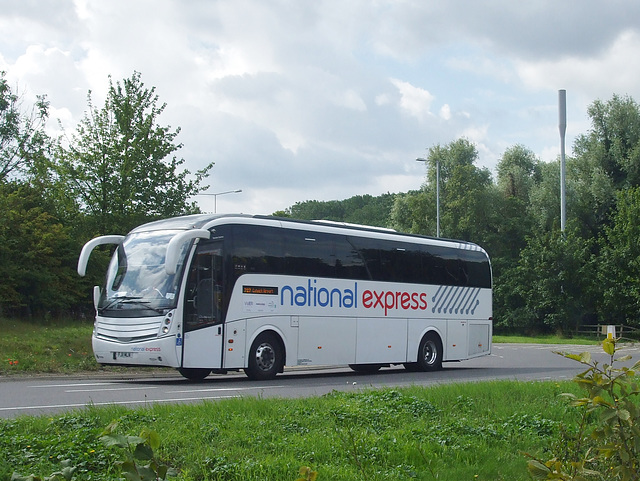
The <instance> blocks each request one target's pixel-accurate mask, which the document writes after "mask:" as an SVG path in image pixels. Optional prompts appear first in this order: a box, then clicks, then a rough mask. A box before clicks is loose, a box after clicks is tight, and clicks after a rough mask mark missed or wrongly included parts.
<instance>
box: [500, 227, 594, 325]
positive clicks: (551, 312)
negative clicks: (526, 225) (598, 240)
mask: <svg viewBox="0 0 640 481" xmlns="http://www.w3.org/2000/svg"><path fill="white" fill-rule="evenodd" d="M593 242H594V241H593V239H583V238H582V237H580V236H579V235H577V230H576V229H575V228H568V229H567V230H566V232H565V233H564V234H563V233H562V232H560V231H559V230H557V229H555V230H552V231H547V232H539V233H536V234H534V235H532V236H531V237H530V238H529V239H528V244H527V247H526V248H525V249H524V250H523V251H522V253H521V255H520V260H519V262H518V266H517V270H516V271H515V272H513V274H514V275H513V276H512V277H511V278H510V282H511V283H512V284H511V286H510V287H511V289H513V290H512V291H511V295H512V296H518V297H519V299H520V302H519V303H518V302H514V304H516V305H517V304H519V305H520V306H524V309H520V310H518V311H517V312H518V314H519V315H521V316H523V317H522V318H521V319H519V320H517V321H516V320H515V319H511V320H512V321H513V322H517V323H518V324H517V326H518V327H522V328H525V329H527V330H531V331H533V332H536V331H537V332H560V333H564V334H570V333H571V332H574V331H575V330H576V329H577V328H578V327H579V326H580V325H581V324H582V323H584V320H585V319H589V318H591V316H593V314H594V312H595V297H594V295H593V294H594V292H593V290H594V278H595V272H596V270H595V267H594V262H593V256H592V249H593V246H592V244H593Z"/></svg>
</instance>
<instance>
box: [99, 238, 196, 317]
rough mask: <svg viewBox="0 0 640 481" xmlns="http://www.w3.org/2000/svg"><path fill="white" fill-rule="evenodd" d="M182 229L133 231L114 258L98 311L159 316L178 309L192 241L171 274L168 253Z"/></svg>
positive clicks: (120, 315) (123, 314)
mask: <svg viewBox="0 0 640 481" xmlns="http://www.w3.org/2000/svg"><path fill="white" fill-rule="evenodd" d="M179 232H181V231H152V232H140V233H136V234H131V235H129V236H127V237H126V238H125V240H124V241H123V242H122V244H120V245H118V247H117V249H116V251H115V252H114V254H113V257H112V258H111V263H110V264H109V270H108V271H107V278H106V284H105V288H104V289H103V291H102V294H101V296H100V302H99V303H98V311H99V312H100V313H101V314H103V315H104V313H105V311H108V313H109V316H115V317H129V316H157V315H159V314H164V313H165V311H166V310H169V309H174V308H175V307H176V303H177V299H178V289H179V283H180V278H181V274H182V265H183V264H184V258H185V256H186V253H187V248H188V246H189V242H185V243H184V245H183V246H182V249H181V252H180V256H179V261H178V269H177V273H176V274H173V275H169V274H167V272H166V270H165V255H166V251H167V245H168V244H169V241H170V240H171V238H172V237H173V236H174V235H176V234H177V233H179Z"/></svg>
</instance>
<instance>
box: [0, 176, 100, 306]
mask: <svg viewBox="0 0 640 481" xmlns="http://www.w3.org/2000/svg"><path fill="white" fill-rule="evenodd" d="M53 211H54V208H53V206H52V205H51V203H50V202H49V201H48V200H47V199H46V198H44V197H43V196H42V195H41V192H39V191H38V190H37V189H36V188H34V187H32V186H31V185H29V184H28V183H26V182H21V181H14V182H8V183H0V314H3V313H4V314H11V315H27V316H32V315H38V314H43V313H46V312H53V313H58V314H59V313H62V312H66V313H68V312H69V311H70V310H77V309H78V308H79V307H81V306H83V305H85V303H84V301H89V298H88V296H87V293H88V292H89V289H90V286H89V284H88V282H87V281H85V280H84V279H81V278H80V277H78V275H77V274H76V273H75V266H76V263H77V259H78V252H79V250H80V245H79V243H78V241H77V240H76V239H75V238H74V237H73V236H72V235H71V232H70V230H69V228H67V227H66V226H64V225H62V224H61V223H60V222H58V220H57V219H56V217H55V215H54V214H53V213H52V212H53ZM92 280H95V276H92Z"/></svg>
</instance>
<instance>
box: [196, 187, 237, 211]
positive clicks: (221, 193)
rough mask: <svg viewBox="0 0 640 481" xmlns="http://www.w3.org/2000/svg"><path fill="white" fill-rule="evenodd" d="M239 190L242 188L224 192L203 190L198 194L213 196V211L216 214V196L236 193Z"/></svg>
mask: <svg viewBox="0 0 640 481" xmlns="http://www.w3.org/2000/svg"><path fill="white" fill-rule="evenodd" d="M240 192H242V189H236V190H227V191H225V192H216V193H209V192H203V193H201V194H198V195H212V196H213V213H214V214H216V213H217V212H218V196H219V195H225V194H238V193H240Z"/></svg>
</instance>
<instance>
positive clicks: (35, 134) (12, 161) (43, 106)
mask: <svg viewBox="0 0 640 481" xmlns="http://www.w3.org/2000/svg"><path fill="white" fill-rule="evenodd" d="M5 75H6V74H5V72H3V71H0V182H5V181H6V180H7V179H8V178H9V176H10V175H12V174H16V173H23V172H24V171H26V170H29V169H30V167H31V166H32V164H33V162H34V161H35V160H36V159H38V158H40V157H42V156H43V155H44V152H45V151H46V149H47V147H48V145H49V138H48V136H47V134H46V133H45V131H44V125H45V122H46V120H47V117H48V115H49V110H48V109H49V103H48V102H47V101H46V98H45V97H44V96H38V97H37V99H38V100H37V102H36V104H35V105H34V107H33V109H32V110H31V112H30V113H29V114H26V113H24V112H23V111H22V109H21V107H22V105H21V102H20V98H19V96H18V95H16V94H15V93H13V92H12V90H11V87H9V83H8V82H7V80H6V79H5Z"/></svg>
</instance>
